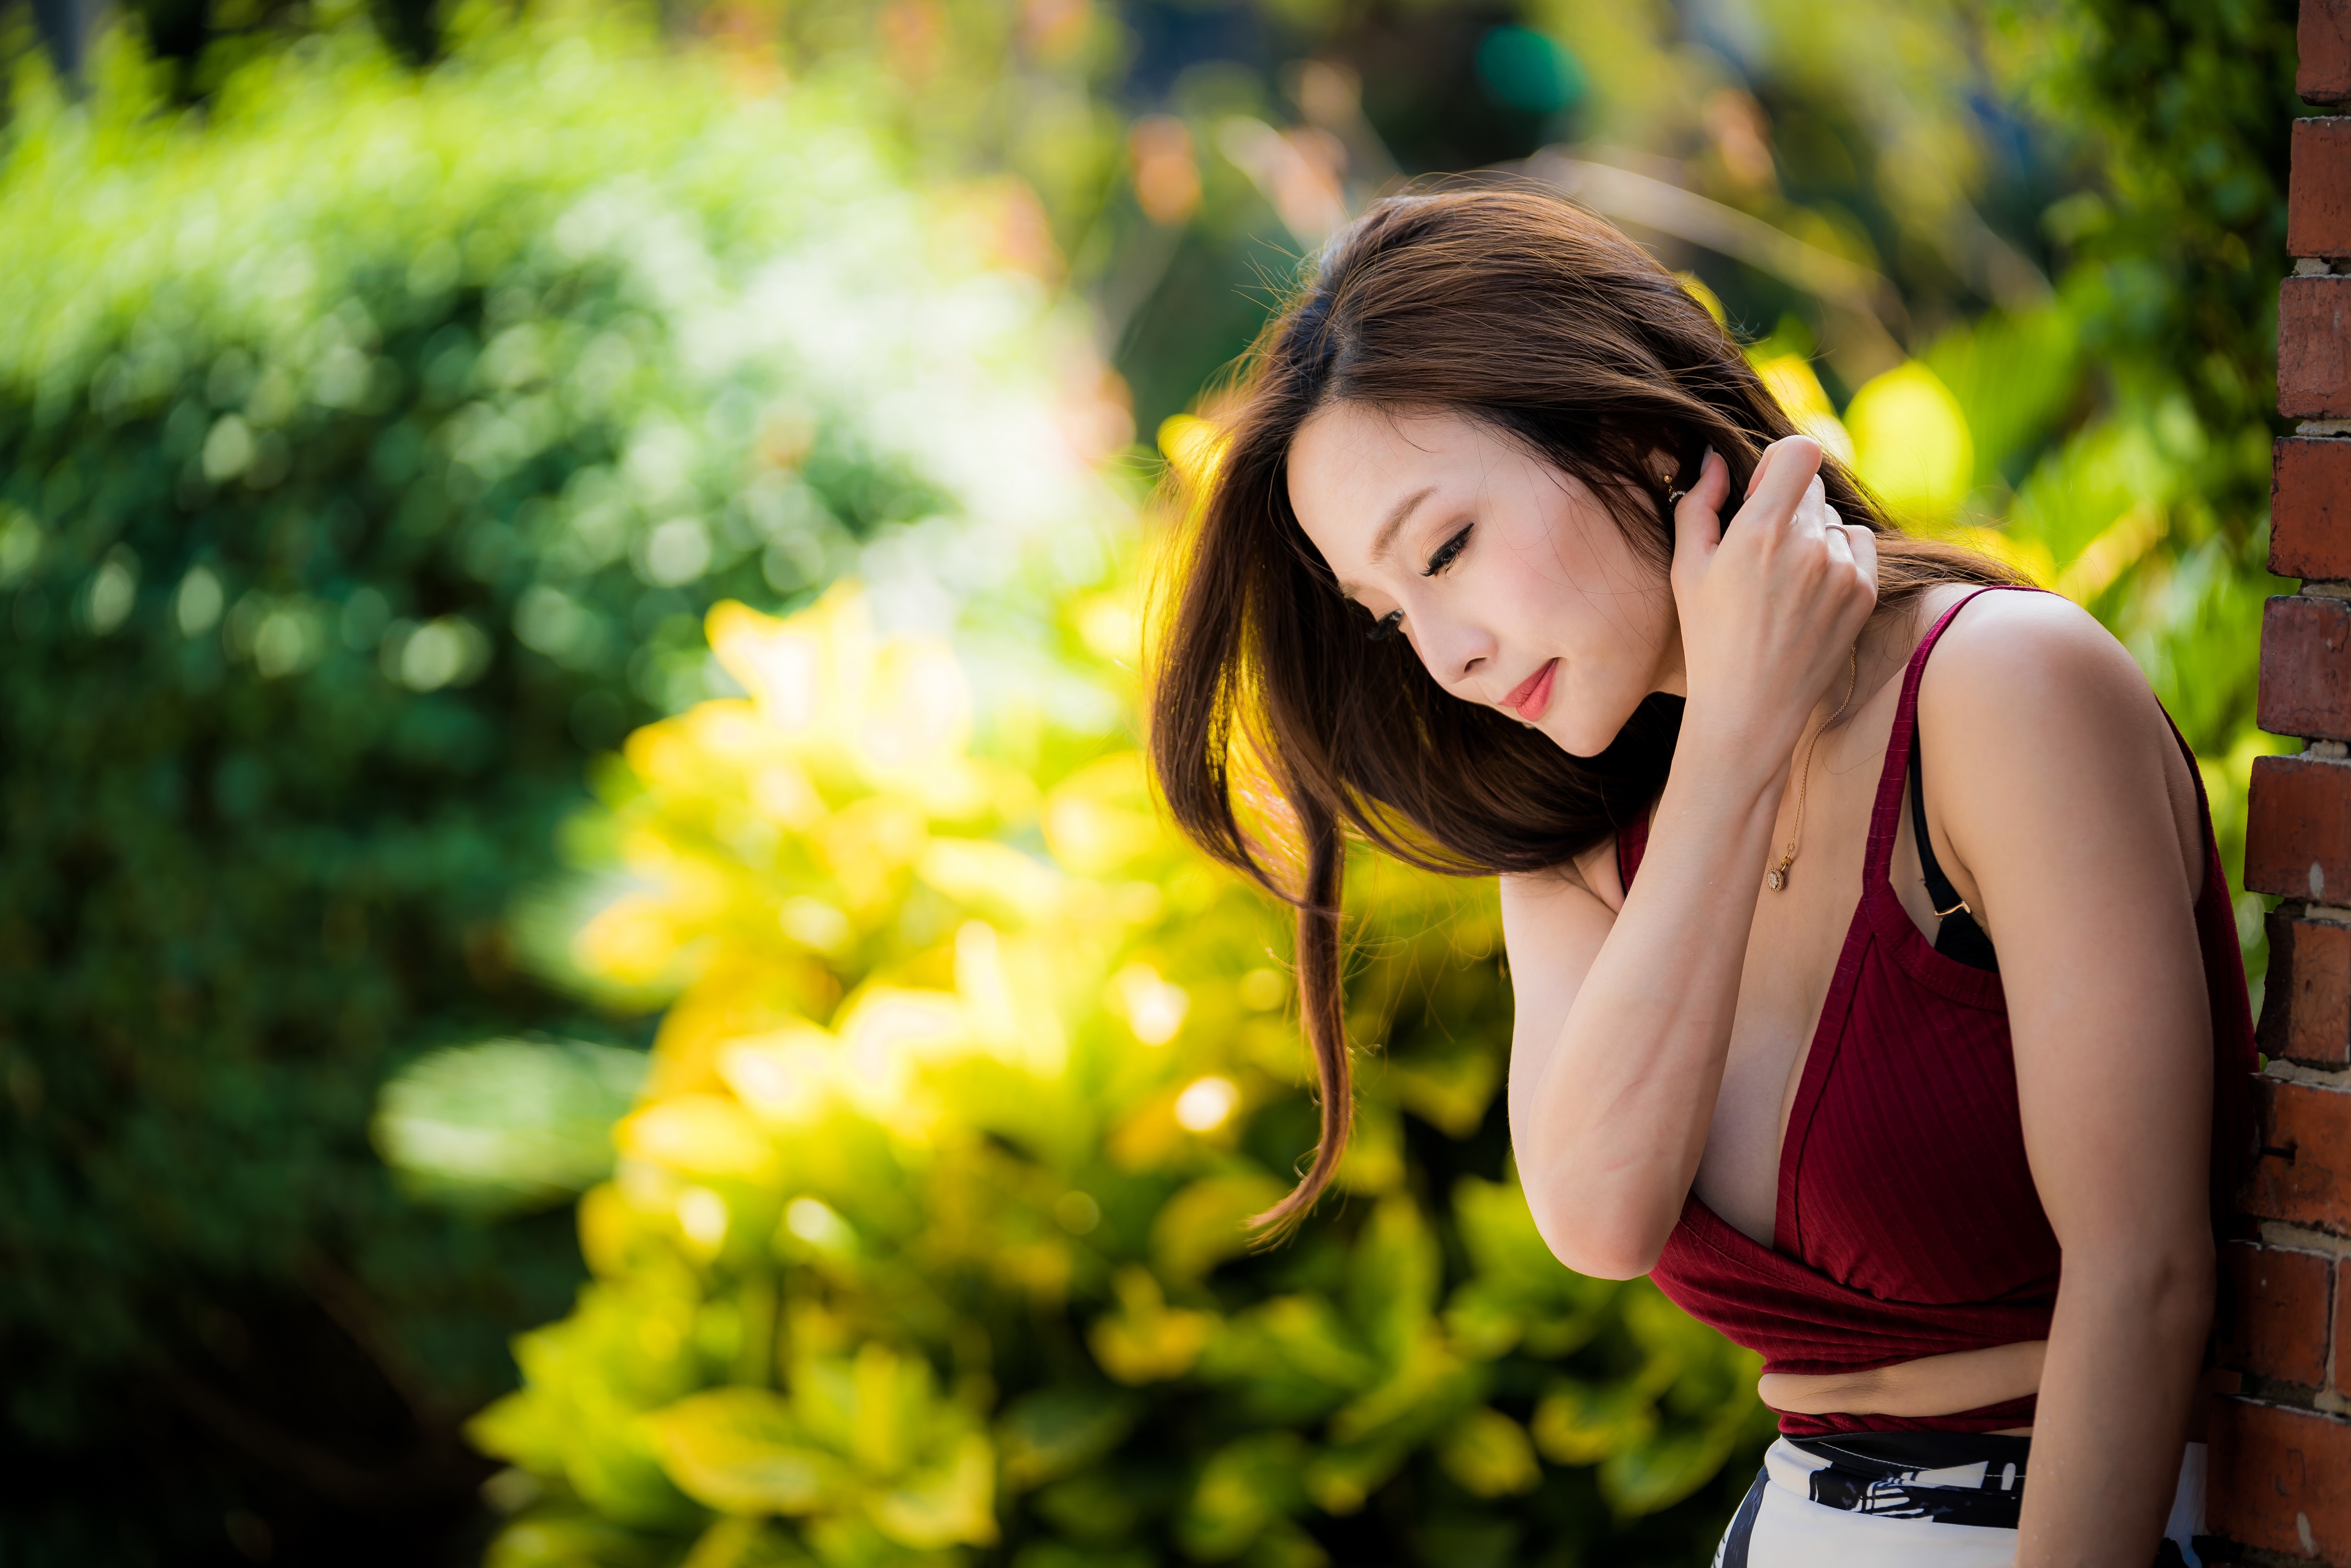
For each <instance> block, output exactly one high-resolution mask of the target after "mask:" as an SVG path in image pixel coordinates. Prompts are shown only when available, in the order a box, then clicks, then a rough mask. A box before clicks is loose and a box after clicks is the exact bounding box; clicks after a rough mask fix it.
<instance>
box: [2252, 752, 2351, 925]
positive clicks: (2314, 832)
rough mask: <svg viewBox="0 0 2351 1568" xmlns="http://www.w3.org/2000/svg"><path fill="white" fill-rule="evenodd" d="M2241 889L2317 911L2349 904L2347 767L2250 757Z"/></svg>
mask: <svg viewBox="0 0 2351 1568" xmlns="http://www.w3.org/2000/svg"><path fill="white" fill-rule="evenodd" d="M2245 888H2246V891H2247V892H2250V893H2273V894H2277V895H2278V896H2279V897H2281V898H2306V899H2308V900H2310V901H2311V902H2312V903H2314V904H2351V762H2346V761H2342V760H2337V759H2333V758H2324V757H2257V758H2253V781H2252V796H2251V798H2250V799H2249V800H2247V802H2246V807H2245ZM2330 890H2331V892H2330Z"/></svg>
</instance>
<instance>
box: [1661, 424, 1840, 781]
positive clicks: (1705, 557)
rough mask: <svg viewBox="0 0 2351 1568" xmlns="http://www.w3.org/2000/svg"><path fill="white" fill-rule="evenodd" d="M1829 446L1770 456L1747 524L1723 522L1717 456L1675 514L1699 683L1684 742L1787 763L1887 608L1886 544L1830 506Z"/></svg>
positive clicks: (1690, 650)
mask: <svg viewBox="0 0 2351 1568" xmlns="http://www.w3.org/2000/svg"><path fill="white" fill-rule="evenodd" d="M1820 466H1821V446H1820V443H1819V442H1817V441H1814V440H1813V438H1812V437H1811V436H1808V435H1790V436H1784V437H1782V439H1780V440H1778V441H1775V442H1773V443H1772V444H1771V445H1770V446H1767V447H1765V448H1764V449H1763V455H1762V458H1761V461H1759V462H1758V463H1757V464H1756V465H1755V473H1754V476H1753V477H1752V478H1750V480H1749V482H1748V486H1747V497H1748V498H1747V502H1746V505H1745V506H1743V507H1740V511H1739V517H1738V525H1737V526H1736V527H1735V528H1731V529H1730V530H1729V533H1728V534H1727V535H1726V534H1725V532H1724V530H1723V528H1722V523H1721V520H1720V516H1721V510H1722V502H1723V498H1724V497H1726V496H1727V495H1728V494H1729V489H1730V470H1729V465H1727V464H1725V463H1724V462H1723V460H1722V458H1721V456H1720V455H1719V454H1717V453H1715V452H1713V451H1711V450H1709V451H1708V453H1707V455H1706V462H1705V465H1704V466H1703V467H1702V468H1701V469H1700V470H1699V474H1698V483H1697V484H1696V485H1695V486H1691V488H1690V491H1689V493H1688V494H1687V496H1684V497H1682V499H1681V503H1680V505H1679V506H1678V507H1676V508H1675V512H1674V522H1675V530H1674V562H1673V572H1672V584H1673V592H1674V603H1675V605H1676V607H1677V611H1678V612H1679V619H1680V622H1681V636H1682V658H1683V668H1684V670H1685V672H1686V674H1687V680H1688V684H1689V713H1690V715H1691V716H1692V717H1694V718H1696V719H1698V722H1697V723H1694V724H1693V723H1685V725H1684V727H1683V734H1684V735H1685V736H1686V737H1698V736H1707V737H1715V738H1718V739H1722V740H1728V741H1730V742H1733V743H1735V744H1736V745H1737V746H1738V747H1740V749H1741V750H1743V751H1745V752H1747V754H1748V755H1750V756H1755V757H1762V758H1772V759H1774V760H1775V761H1784V760H1785V759H1786V758H1787V756H1788V754H1789V753H1790V752H1792V750H1793V749H1794V748H1795V745H1796V741H1797V738H1798V737H1799V736H1801V735H1802V732H1803V727H1804V720H1805V716H1807V715H1808V714H1810V713H1811V712H1812V710H1813V705H1814V704H1815V703H1817V702H1818V701H1819V700H1820V697H1821V694H1822V692H1823V690H1825V689H1826V688H1827V686H1828V685H1829V683H1830V682H1831V681H1832V680H1833V679H1834V677H1835V676H1836V674H1838V673H1839V669H1840V667H1841V666H1842V665H1843V664H1844V662H1845V654H1846V652H1847V650H1849V649H1850V648H1851V647H1852V646H1853V644H1854V639H1855V638H1856V637H1857V636H1859V635H1860V633H1861V629H1862V626H1863V623H1864V622H1866V621H1867V620H1868V619H1869V615H1870V612H1871V611H1872V610H1873V609H1874V608H1875V607H1876V602H1877V542H1876V538H1874V537H1873V536H1872V535H1871V533H1870V531H1869V529H1867V528H1862V527H1860V526H1858V525H1855V524H1849V523H1846V522H1845V521H1844V519H1843V518H1842V517H1838V515H1837V510H1836V508H1835V507H1832V506H1830V505H1829V504H1828V500H1827V498H1826V497H1825V495H1824V494H1823V490H1822V487H1821V481H1820Z"/></svg>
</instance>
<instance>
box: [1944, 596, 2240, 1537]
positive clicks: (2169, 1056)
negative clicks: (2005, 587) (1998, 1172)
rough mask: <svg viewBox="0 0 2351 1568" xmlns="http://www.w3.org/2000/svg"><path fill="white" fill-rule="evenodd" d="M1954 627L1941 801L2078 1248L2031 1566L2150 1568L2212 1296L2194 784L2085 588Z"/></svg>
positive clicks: (2061, 1322) (2042, 1424) (2040, 1423)
mask: <svg viewBox="0 0 2351 1568" xmlns="http://www.w3.org/2000/svg"><path fill="white" fill-rule="evenodd" d="M1946 643H1947V646H1949V648H1950V649H1951V650H1952V652H1953V653H1954V654H1955V655H1956V656H1949V657H1947V658H1945V659H1943V660H1939V661H1938V662H1937V663H1936V664H1933V665H1930V666H1929V673H1928V676H1927V679H1926V682H1925V684H1924V685H1923V686H1922V689H1921V693H1920V698H1919V701H1920V709H1921V716H1922V723H1924V724H1925V725H1926V726H1927V727H1928V731H1927V733H1928V737H1929V739H1930V742H1939V744H1930V745H1929V747H1928V753H1927V755H1928V763H1927V766H1928V769H1929V777H1928V781H1927V798H1928V800H1930V801H1934V802H1937V803H1938V817H1939V819H1940V822H1941V825H1942V827H1943V828H1944V830H1945V831H1946V832H1948V833H1949V838H1950V841H1951V848H1952V850H1953V852H1954V853H1955V856H1956V859H1957V861H1958V862H1959V871H1955V872H1954V874H1953V880H1954V882H1955V883H1957V884H1958V885H1959V891H1960V893H1961V894H1962V895H1963V896H1966V897H1968V898H1969V899H1970V903H1972V904H1974V906H1975V907H1976V908H1977V909H1979V910H1980V911H1982V912H1983V914H1984V915H1985V917H1986V924H1987V929H1989V930H1990V931H1991V934H1992V936H1993V939H1994V941H1995V942H1996V943H1997V944H1998V946H1999V949H2000V956H2001V982H2002V986H2003V988H2004V990H2005V992H2006V995H2007V999H2008V1009H2009V1018H2010V1021H2011V1029H2012V1031H2013V1036H2014V1040H2015V1050H2016V1077H2017V1091H2018V1096H2019V1100H2020V1103H2021V1105H2022V1113H2023V1124H2024V1139H2025V1149H2026V1154H2027V1156H2028V1157H2029V1158H2030V1160H2031V1161H2032V1175H2033V1181H2034V1184H2035V1186H2037V1187H2038V1188H2039V1190H2040V1193H2041V1199H2042V1204H2043V1207H2044V1208H2045V1209H2046V1210H2047V1211H2048V1214H2049V1219H2050V1223H2051V1224H2052V1226H2053V1228H2055V1230H2056V1233H2057V1239H2058V1241H2059V1242H2060V1244H2061V1245H2062V1246H2063V1248H2064V1282H2063V1284H2062V1286H2061V1287H2060V1289H2059V1291H2058V1296H2057V1312H2056V1319H2055V1322H2054V1323H2053V1325H2052V1327H2051V1329H2050V1333H2049V1346H2048V1354H2047V1361H2046V1364H2045V1367H2044V1370H2043V1374H2042V1378H2041V1399H2040V1406H2039V1411H2038V1414H2037V1415H2036V1416H2035V1418H2034V1424H2033V1440H2032V1484H2031V1485H2030V1487H2028V1488H2027V1490H2026V1496H2025V1504H2024V1516H2023V1521H2022V1534H2021V1537H2020V1541H2019V1551H2018V1553H2017V1559H2016V1561H2017V1563H2018V1564H2019V1565H2020V1568H2053V1565H2058V1564H2063V1565H2064V1568H2075V1565H2084V1568H2086V1565H2090V1564H2098V1565H2102V1568H2103V1565H2115V1568H2119V1565H2122V1564H2129V1565H2131V1568H2139V1565H2141V1564H2144V1563H2147V1562H2149V1561H2150V1560H2151V1559H2152V1558H2153V1556H2154V1553H2155V1545H2156V1542H2157V1540H2158V1538H2159V1537H2160V1535H2161V1534H2162V1531H2163V1521H2164V1517H2165V1514H2166V1511H2168V1507H2169V1504H2170V1500H2171V1496H2172V1491H2173V1488H2174V1485H2175V1482H2176V1479H2177V1476H2178V1470H2179V1454H2180V1446H2181V1444H2182V1443H2183V1442H2184V1441H2185V1438H2186V1433H2187V1428H2188V1420H2189V1400H2190V1397H2191V1395H2192V1392H2193V1387H2194V1384H2195V1379H2196V1370H2197V1367H2198V1364H2199V1360H2200V1357H2201V1354H2202V1350H2203V1345H2204V1338H2205V1333H2206V1332H2207V1329H2208V1327H2209V1325H2210V1312H2211V1305H2212V1271H2213V1259H2212V1241H2211V1230H2210V1218H2209V1217H2208V1215H2207V1212H2206V1171H2207V1161H2208V1156H2209V1147H2208V1145H2209V1140H2210V1116H2211V1109H2210V1093H2211V1020H2210V1007H2209V1004H2208V1002H2207V999H2206V996H2205V990H2204V981H2203V964H2202V961H2201V957H2200V955H2199V950H2198V946H2197V936H2196V927H2195V915H2194V908H2193V905H2194V901H2195V897H2196V894H2197V892H2198V888H2199V881H2200V878H2201V874H2202V871H2203V857H2202V844H2201V840H2200V832H2199V831H2198V830H2197V828H2196V827H2195V825H2194V818H2193V809H2194V807H2193V802H2194V797H2193V794H2192V789H2193V785H2192V781H2190V780H2189V778H2188V776H2187V772H2186V765H2185V763H2184V761H2183V760H2182V759H2181V758H2180V757H2179V748H2178V747H2177V746H2175V745H2174V744H2173V741H2172V738H2171V736H2170V734H2169V733H2168V730H2167V728H2166V727H2165V725H2164V722H2163V718H2162V716H2161V714H2160V713H2159V711H2158V709H2157V707H2156V705H2155V703H2154V701H2153V699H2152V698H2151V697H2150V696H2149V695H2148V693H2147V682H2146V679H2145V677H2144V676H2142V675H2141V674H2139V671H2138V669H2137V666H2136V665H2134V664H2132V663H2131V661H2130V658H2129V655H2128V654H2126V653H2125V652H2124V651H2123V650H2122V648H2121V647H2119V646H2118V645H2117V644H2116V643H2115V641H2114V639H2113V638H2111V637H2110V636H2108V635H2107V634H2106V633H2105V632H2104V631H2103V630H2101V629H2100V628H2099V627H2098V626H2097V625H2096V623H2095V622H2093V621H2091V619H2090V618H2089V616H2088V615H2087V614H2086V613H2085V612H2082V611H2080V610H2078V609H2076V608H2074V606H2073V605H2070V604H2067V603H2065V602H2064V601H2061V600H2056V599H2053V598H2052V597H2049V596H2045V595H2041V594H2029V595H2028V594H1996V595H1993V596H1991V598H1988V599H1986V600H1984V601H1982V602H1981V603H1980V604H1979V605H1977V606H1976V607H1974V608H1971V609H1970V611H1969V612H1967V614H1965V615H1963V616H1961V617H1960V618H1959V620H1958V621H1957V622H1954V623H1953V625H1952V629H1951V632H1950V633H1949V636H1948V637H1947V639H1946ZM2183 796H2184V797H2185V798H2184V799H2183V798H2182V797H2183Z"/></svg>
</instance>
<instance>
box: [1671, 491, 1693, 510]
mask: <svg viewBox="0 0 2351 1568" xmlns="http://www.w3.org/2000/svg"><path fill="white" fill-rule="evenodd" d="M1688 494H1689V492H1688V491H1687V490H1668V491H1667V492H1666V505H1667V506H1668V507H1678V506H1680V505H1681V504H1682V497H1684V496H1687V495H1688Z"/></svg>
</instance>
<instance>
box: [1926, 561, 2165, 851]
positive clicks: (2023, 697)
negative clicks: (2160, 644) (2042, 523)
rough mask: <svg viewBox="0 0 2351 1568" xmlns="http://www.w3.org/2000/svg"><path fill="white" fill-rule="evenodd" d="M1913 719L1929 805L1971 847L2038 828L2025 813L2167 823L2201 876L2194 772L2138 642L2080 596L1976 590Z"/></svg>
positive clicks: (2083, 826) (1932, 661)
mask: <svg viewBox="0 0 2351 1568" xmlns="http://www.w3.org/2000/svg"><path fill="white" fill-rule="evenodd" d="M1942 592H1943V591H1940V590H1938V596H1939V595H1940V594H1941V593H1942ZM1954 601H1956V596H1955V597H1954ZM1929 608H1930V609H1937V607H1935V606H1934V605H1932V603H1931V602H1930V606H1929ZM1938 612H1939V611H1938ZM1918 725H1919V733H1920V735H1921V737H1923V741H1924V750H1925V765H1926V768H1927V770H1928V801H1929V810H1930V813H1931V814H1932V815H1933V816H1934V817H1935V818H1936V819H1937V820H1938V821H1940V822H1941V823H1943V824H1944V825H1945V826H1946V828H1947V831H1949V833H1950V835H1951V838H1952V840H1953V841H1954V842H1955V843H1956V844H1957V845H1959V849H1960V852H1961V855H1962V857H1963V858H1965V859H1970V860H1973V859H1980V858H1981V857H1984V856H1988V855H1990V854H1992V853H1994V852H1996V851H1997V849H1998V847H1999V846H2001V845H2002V844H2006V845H2010V846H2011V847H2019V846H2027V845H2032V844H2034V843H2037V842H2039V838H2038V834H2037V833H2036V831H2034V828H2033V826H2030V825H2028V824H2039V825H2045V826H2047V827H2048V828H2049V829H2051V830H2052V831H2062V832H2066V833H2071V834H2073V835H2074V836H2076V837H2078V836H2079V835H2081V834H2082V833H2084V832H2086V831H2088V824H2089V823H2090V822H2091V821H2093V820H2094V819H2095V820H2097V821H2102V822H2105V823H2106V824H2109V825H2112V826H2114V827H2116V828H2118V829H2119V830H2121V831H2123V832H2124V833H2125V834H2126V836H2128V837H2129V838H2130V839H2131V841H2134V842H2137V843H2140V844H2144V842H2145V839H2144V837H2141V836H2139V835H2144V834H2147V833H2153V832H2161V831H2164V830H2165V829H2166V828H2167V827H2168V831H2169V832H2170V834H2171V835H2172V836H2173V837H2175V838H2176V839H2177V841H2178V843H2179V852H2180V862H2181V866H2182V869H2183V870H2184V871H2185V872H2186V873H2188V875H2189V878H2190V879H2191V882H2193V881H2195V880H2197V879H2200V877H2201V875H2202V852H2201V821H2200V816H2201V813H2200V811H2199V805H2198V800H2199V797H2198V792H2197V785H2196V779H2195V775H2194V773H2193V772H2192V771H2191V770H2190V768H2189V763H2188V759H2187V758H2186V757H2185V755H2183V753H2182V751H2181V748H2180V747H2179V742H2178V741H2177V739H2176V738H2175V737H2174V736H2173V734H2172V730H2171V727H2170V725H2169V724H2168V722H2167V721H2166V719H2165V718H2164V716H2163V708H2162V706H2161V705H2160V704H2158V702H2157V701H2156V699H2155V693H2154V691H2153V689H2152V688H2151V687H2150V686H2149V685H2147V676H2146V674H2145V673H2144V672H2142V671H2141V670H2140V669H2139V667H2138V664H2137V661H2136V660H2134V659H2133V658H2132V657H2131V655H2130V651H2129V650H2128V649H2126V648H2125V647H2124V646H2123V645H2122V643H2119V642H2117V641H2116V638H2115V636H2114V634H2113V633H2112V632H2108V631H2107V630H2106V629H2105V627H2104V626H2102V625H2100V624H2099V623H2098V622H2097V621H2096V619H2095V617H2093V616H2092V615H2091V614H2090V613H2089V612H2087V611H2085V610H2084V609H2083V608H2082V607H2081V606H2080V605H2078V604H2075V603H2074V602H2073V601H2070V600H2068V599H2065V598H2064V597H2063V596H2061V595H2059V594H2054V593H1987V594H1985V595H1983V596H1982V597H1981V598H1980V599H1978V600H1976V601H1974V602H1972V603H1970V604H1969V605H1968V608H1967V610H1966V611H1965V612H1964V613H1962V614H1960V615H1959V617H1958V618H1957V619H1956V620H1954V621H1953V622H1951V623H1950V625H1949V627H1947V628H1946V629H1945V631H1944V634H1943V638H1942V640H1941V642H1939V643H1937V644H1936V647H1935V653H1934V655H1933V657H1931V658H1929V659H1928V662H1927V669H1926V673H1925V674H1924V675H1923V676H1922V677H1921V678H1920V680H1919V685H1918ZM2085 813H2086V814H2085Z"/></svg>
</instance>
